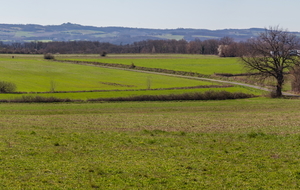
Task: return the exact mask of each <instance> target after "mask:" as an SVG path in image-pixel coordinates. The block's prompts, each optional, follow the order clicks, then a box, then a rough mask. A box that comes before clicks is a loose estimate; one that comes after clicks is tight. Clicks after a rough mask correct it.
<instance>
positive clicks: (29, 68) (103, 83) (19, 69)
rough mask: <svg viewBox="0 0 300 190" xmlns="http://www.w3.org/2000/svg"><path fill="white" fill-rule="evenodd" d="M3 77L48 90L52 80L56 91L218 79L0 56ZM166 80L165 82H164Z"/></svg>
mask: <svg viewBox="0 0 300 190" xmlns="http://www.w3.org/2000/svg"><path fill="white" fill-rule="evenodd" d="M0 75H1V80H4V81H10V82H13V83H15V84H16V85H17V87H18V91H25V92H31V91H33V92H43V91H44V92H45V91H49V89H50V84H51V81H54V82H55V83H56V90H57V91H76V90H77V91H79V90H112V89H120V90H121V89H146V88H147V81H148V80H150V82H151V88H172V87H187V86H197V85H212V84H216V83H211V82H205V81H196V80H188V79H181V78H175V77H166V76H161V75H154V74H145V73H137V72H129V71H122V70H115V69H105V68H99V67H92V66H84V65H74V64H66V63H59V62H52V61H46V60H43V59H42V56H40V57H36V56H34V57H31V58H30V57H27V56H25V57H24V56H23V57H20V56H16V58H14V59H11V58H10V57H0ZM162 81H163V82H162Z"/></svg>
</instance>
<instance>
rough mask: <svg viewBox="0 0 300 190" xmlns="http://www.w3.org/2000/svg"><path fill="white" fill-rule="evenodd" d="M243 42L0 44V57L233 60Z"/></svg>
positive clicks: (152, 41) (225, 39)
mask: <svg viewBox="0 0 300 190" xmlns="http://www.w3.org/2000/svg"><path fill="white" fill-rule="evenodd" d="M246 44H247V43H246V42H235V41H234V40H233V38H230V37H223V38H221V39H209V40H203V41H201V40H198V39H197V40H194V41H190V42H188V41H186V40H145V41H139V42H134V43H133V44H126V45H122V44H120V45H115V44H111V43H106V42H98V41H67V42H65V41H63V42H58V41H55V42H40V41H35V42H24V43H19V42H16V43H11V44H5V43H3V42H0V53H11V54H13V53H14V54H46V53H52V54H56V53H60V54H102V53H103V52H106V53H108V54H109V53H179V54H209V55H219V56H221V57H237V56H240V55H241V54H242V50H244V49H245V47H246V46H247V45H246Z"/></svg>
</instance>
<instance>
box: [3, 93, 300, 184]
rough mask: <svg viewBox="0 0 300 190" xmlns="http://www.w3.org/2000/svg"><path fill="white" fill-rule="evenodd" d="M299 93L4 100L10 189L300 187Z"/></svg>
mask: <svg viewBox="0 0 300 190" xmlns="http://www.w3.org/2000/svg"><path fill="white" fill-rule="evenodd" d="M299 106H300V101H299V100H289V99H267V98H253V99H247V100H224V101H188V102H143V103H142V102H125V103H69V104H66V103H59V104H1V105H0V120H1V124H0V126H1V135H0V151H1V154H0V168H1V169H0V188H1V189H298V188H299V186H300V183H299V179H300V170H299V167H300V160H299V156H300V155H299V152H300V149H299V143H300V130H299V125H300V120H299V115H298V110H299Z"/></svg>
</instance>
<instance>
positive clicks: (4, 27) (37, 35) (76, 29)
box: [0, 23, 298, 45]
mask: <svg viewBox="0 0 300 190" xmlns="http://www.w3.org/2000/svg"><path fill="white" fill-rule="evenodd" d="M262 31H264V29H262V28H250V29H224V30H206V29H184V28H178V29H145V28H126V27H94V26H82V25H78V24H72V23H64V24H61V25H48V26H42V25H36V24H26V25H21V24H0V41H3V42H28V41H73V40H77V41H83V40H87V41H100V42H110V43H113V44H123V45H124V44H132V43H134V42H137V41H142V40H149V39H152V40H157V39H176V40H180V39H185V40H188V41H190V40H195V39H200V40H206V39H218V38H221V37H224V36H229V37H232V38H234V39H235V40H236V41H241V40H246V39H248V38H251V37H254V36H256V35H257V34H258V33H260V32H262ZM297 34H298V33H297Z"/></svg>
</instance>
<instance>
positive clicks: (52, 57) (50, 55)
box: [44, 53, 54, 59]
mask: <svg viewBox="0 0 300 190" xmlns="http://www.w3.org/2000/svg"><path fill="white" fill-rule="evenodd" d="M44 59H54V55H52V53H46V54H44Z"/></svg>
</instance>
